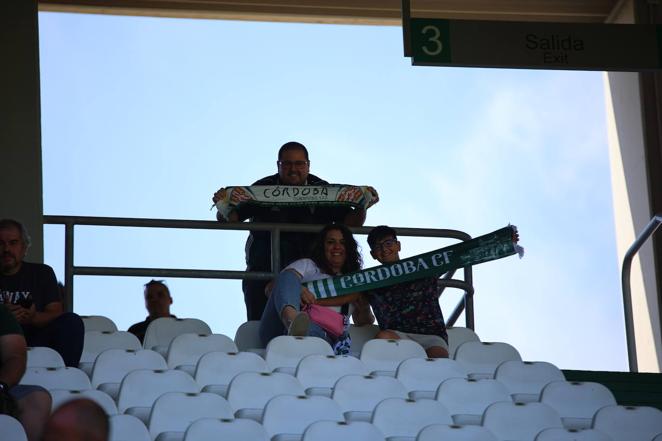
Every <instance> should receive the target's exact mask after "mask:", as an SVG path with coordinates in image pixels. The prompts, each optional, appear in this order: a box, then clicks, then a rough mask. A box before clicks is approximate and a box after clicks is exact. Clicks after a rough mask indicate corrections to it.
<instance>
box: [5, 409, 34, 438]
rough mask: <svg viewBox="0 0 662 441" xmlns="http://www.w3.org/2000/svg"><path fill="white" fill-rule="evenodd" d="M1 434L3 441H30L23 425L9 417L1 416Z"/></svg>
mask: <svg viewBox="0 0 662 441" xmlns="http://www.w3.org/2000/svg"><path fill="white" fill-rule="evenodd" d="M0 433H1V434H2V439H3V440H5V439H6V440H8V441H28V437H27V436H26V435H25V430H23V426H22V425H21V423H20V422H19V421H18V420H17V419H15V418H13V417H10V416H9V415H2V414H0Z"/></svg>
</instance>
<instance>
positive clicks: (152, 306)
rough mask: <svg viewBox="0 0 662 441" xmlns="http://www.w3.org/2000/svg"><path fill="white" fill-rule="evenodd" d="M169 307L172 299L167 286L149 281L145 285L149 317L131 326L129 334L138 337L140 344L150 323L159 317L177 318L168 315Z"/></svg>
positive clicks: (159, 281)
mask: <svg viewBox="0 0 662 441" xmlns="http://www.w3.org/2000/svg"><path fill="white" fill-rule="evenodd" d="M170 305H172V297H171V296H170V289H168V286H167V285H166V284H165V283H163V280H150V281H149V282H147V283H146V284H145V308H146V309H147V312H148V313H149V315H148V316H147V318H146V319H145V320H144V321H142V322H139V323H136V324H133V325H131V327H130V328H129V332H130V333H132V334H133V335H135V336H136V337H138V340H140V343H142V342H143V340H144V339H145V332H146V331H147V327H148V326H149V324H150V323H152V321H154V320H156V319H157V318H161V317H172V318H177V317H175V316H174V315H172V314H170Z"/></svg>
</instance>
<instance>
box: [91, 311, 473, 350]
mask: <svg viewBox="0 0 662 441" xmlns="http://www.w3.org/2000/svg"><path fill="white" fill-rule="evenodd" d="M83 323H84V324H85V331H86V332H89V331H96V332H106V333H113V332H117V326H116V325H115V323H114V322H113V321H112V320H111V319H109V318H107V317H104V316H83ZM259 326H260V322H259V321H249V322H245V323H243V324H242V325H241V326H239V328H238V329H237V332H236V334H235V337H234V342H235V343H236V345H237V348H238V349H239V350H241V351H247V350H255V349H263V348H264V346H263V345H262V342H261V340H260V338H259V335H258V329H259ZM378 331H379V327H378V326H376V325H366V326H355V325H351V327H350V335H351V337H352V351H353V352H354V353H355V354H358V353H360V351H361V348H362V347H363V344H364V343H365V342H366V341H368V340H370V339H373V338H374V337H375V335H376V334H377V332H378ZM183 333H197V334H211V330H210V328H209V325H207V324H206V323H205V322H204V321H202V320H199V319H174V318H161V319H157V320H154V321H153V322H151V323H150V325H149V326H148V328H147V332H146V334H145V340H144V342H143V344H142V345H141V344H140V342H138V345H140V346H141V347H143V348H144V349H155V350H157V352H160V353H161V354H163V355H165V351H166V350H167V348H168V346H169V345H170V342H171V341H172V339H174V337H176V336H177V335H179V334H183ZM448 339H449V346H450V348H449V349H450V350H449V352H450V354H451V358H452V357H453V355H454V352H455V349H456V348H457V347H458V346H459V345H460V344H462V343H464V342H465V341H480V339H479V337H478V335H476V333H475V332H474V331H473V330H471V329H468V328H463V327H453V328H449V329H448ZM132 343H134V342H132ZM125 349H138V348H137V347H126V348H125ZM86 361H88V360H86Z"/></svg>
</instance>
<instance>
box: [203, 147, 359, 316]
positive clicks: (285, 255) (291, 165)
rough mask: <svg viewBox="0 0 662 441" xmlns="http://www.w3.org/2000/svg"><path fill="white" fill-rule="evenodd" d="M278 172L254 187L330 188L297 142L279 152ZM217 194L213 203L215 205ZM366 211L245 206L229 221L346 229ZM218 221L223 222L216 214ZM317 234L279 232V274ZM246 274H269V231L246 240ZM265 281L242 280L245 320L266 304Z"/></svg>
mask: <svg viewBox="0 0 662 441" xmlns="http://www.w3.org/2000/svg"><path fill="white" fill-rule="evenodd" d="M276 164H277V166H278V173H276V174H274V175H271V176H267V177H264V178H262V179H260V180H258V181H256V182H255V183H253V185H329V183H328V182H327V181H325V180H323V179H320V178H319V177H317V176H315V175H312V174H310V173H309V172H310V160H309V157H308V150H307V149H306V147H305V146H304V145H303V144H300V143H298V142H288V143H286V144H283V146H282V147H281V148H280V150H279V151H278V161H277V162H276ZM220 191H221V190H219V191H217V192H216V193H215V194H214V197H213V198H212V200H213V201H214V203H216V202H218V200H219V197H220ZM365 218H366V210H365V209H362V208H350V207H344V206H343V207H338V206H336V207H334V206H325V207H312V206H308V207H264V206H260V207H257V206H251V205H244V206H242V207H241V208H240V209H239V210H235V211H232V212H230V215H229V222H242V221H244V220H246V219H250V220H251V221H252V222H276V223H298V224H329V223H333V222H336V223H343V224H345V225H347V226H361V225H363V222H365ZM217 219H218V220H219V222H225V221H226V220H225V219H224V218H223V217H222V216H220V213H219V215H217ZM315 237H316V235H315V234H314V233H312V234H311V233H282V234H281V237H280V241H281V242H280V265H281V267H280V268H273V270H275V271H280V270H282V269H283V268H284V267H286V266H287V265H289V264H290V263H292V262H293V261H295V260H297V259H301V258H303V257H307V256H308V253H309V252H310V249H311V247H312V244H313V242H314V240H315ZM246 266H247V267H246V271H271V270H272V268H271V236H270V233H269V232H268V231H254V232H251V233H250V235H249V236H248V240H247V241H246ZM267 283H268V282H267V281H265V280H244V281H243V283H242V288H243V291H244V301H245V303H246V315H247V318H248V320H260V318H261V317H262V312H263V311H264V307H265V305H266V303H267V297H266V296H265V294H264V288H265V286H266V285H267Z"/></svg>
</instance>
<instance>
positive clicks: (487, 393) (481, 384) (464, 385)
mask: <svg viewBox="0 0 662 441" xmlns="http://www.w3.org/2000/svg"><path fill="white" fill-rule="evenodd" d="M436 400H437V401H439V402H440V403H442V404H443V405H444V406H446V408H447V409H448V411H449V412H450V414H451V415H452V416H453V421H454V422H455V424H463V425H464V424H475V425H479V424H481V420H482V417H483V413H484V412H485V409H487V407H488V406H490V405H491V404H492V403H496V402H499V401H508V402H511V401H512V400H511V397H510V393H509V392H508V389H507V388H506V386H504V385H503V384H501V383H500V382H499V381H497V380H494V379H490V378H483V379H481V380H475V379H466V378H449V379H448V380H446V381H444V382H443V383H441V384H440V385H439V388H438V389H437V393H436Z"/></svg>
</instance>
